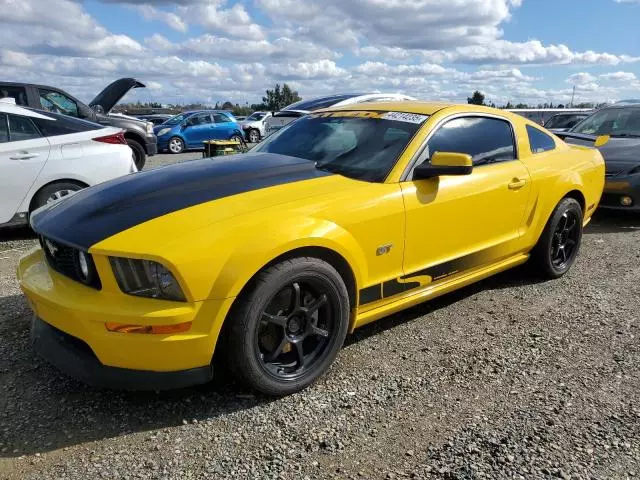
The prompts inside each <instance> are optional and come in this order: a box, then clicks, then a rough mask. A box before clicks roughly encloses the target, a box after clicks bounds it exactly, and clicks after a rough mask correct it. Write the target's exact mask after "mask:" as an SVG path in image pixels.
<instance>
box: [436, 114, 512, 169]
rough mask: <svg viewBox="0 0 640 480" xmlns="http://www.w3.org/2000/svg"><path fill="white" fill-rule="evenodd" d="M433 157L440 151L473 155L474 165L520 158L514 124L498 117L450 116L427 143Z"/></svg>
mask: <svg viewBox="0 0 640 480" xmlns="http://www.w3.org/2000/svg"><path fill="white" fill-rule="evenodd" d="M427 149H428V153H427V155H428V156H429V157H430V156H431V155H433V154H434V153H436V152H456V153H466V154H469V155H471V158H472V159H473V164H474V165H484V164H487V163H495V162H504V161H507V160H513V159H515V158H516V150H515V146H514V143H513V133H512V131H511V125H510V124H509V123H508V122H506V121H504V120H498V119H495V118H486V117H461V118H456V119H454V120H449V121H448V122H447V123H445V124H444V125H443V126H442V127H440V128H439V129H438V131H436V133H435V134H434V135H433V136H432V137H431V139H430V140H429V143H428V144H427Z"/></svg>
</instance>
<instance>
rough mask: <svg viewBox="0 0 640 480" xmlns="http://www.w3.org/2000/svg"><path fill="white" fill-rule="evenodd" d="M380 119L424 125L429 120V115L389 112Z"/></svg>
mask: <svg viewBox="0 0 640 480" xmlns="http://www.w3.org/2000/svg"><path fill="white" fill-rule="evenodd" d="M380 118H382V119H384V120H395V121H396V122H406V123H422V122H424V121H425V120H426V119H427V115H420V114H418V113H405V112H387V113H385V114H384V115H382V117H380Z"/></svg>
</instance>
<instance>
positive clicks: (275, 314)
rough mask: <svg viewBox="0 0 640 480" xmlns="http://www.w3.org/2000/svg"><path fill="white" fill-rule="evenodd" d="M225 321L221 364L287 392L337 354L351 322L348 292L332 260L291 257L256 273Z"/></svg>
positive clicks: (267, 388)
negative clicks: (328, 261) (249, 287)
mask: <svg viewBox="0 0 640 480" xmlns="http://www.w3.org/2000/svg"><path fill="white" fill-rule="evenodd" d="M226 321H227V322H229V323H228V325H227V328H226V329H225V338H224V340H223V342H224V346H223V348H224V357H226V362H225V363H226V364H227V365H229V366H230V367H231V368H232V370H233V371H234V373H236V374H237V375H238V377H239V378H240V379H241V380H243V381H244V383H245V384H247V385H248V386H249V387H251V388H253V389H255V390H258V391H260V392H262V393H265V394H267V395H277V396H280V395H288V394H290V393H294V392H297V391H299V390H302V389H303V388H305V387H306V386H308V385H309V384H311V383H312V382H314V381H315V380H316V379H317V378H318V377H320V376H321V375H322V374H323V373H324V372H325V371H326V370H327V369H328V368H329V366H330V365H331V363H332V362H333V361H334V359H335V358H336V355H337V354H338V351H339V350H340V347H341V346H342V343H343V342H344V339H345V336H346V334H347V329H348V325H349V296H348V294H347V288H346V287H345V284H344V282H343V281H342V278H341V277H340V275H339V274H338V272H337V271H336V270H335V269H334V268H333V267H332V266H331V265H329V264H328V263H326V262H324V261H322V260H319V259H317V258H309V257H301V258H294V259H292V260H286V261H283V262H281V263H279V264H277V265H274V266H272V267H269V268H267V269H266V270H264V271H262V272H260V273H259V274H258V275H257V278H256V279H255V281H254V283H253V288H251V290H250V291H249V292H247V293H246V294H245V296H243V298H242V299H241V301H240V303H239V304H238V306H237V308H234V310H233V311H232V313H231V315H230V317H229V318H228V319H227V320H226Z"/></svg>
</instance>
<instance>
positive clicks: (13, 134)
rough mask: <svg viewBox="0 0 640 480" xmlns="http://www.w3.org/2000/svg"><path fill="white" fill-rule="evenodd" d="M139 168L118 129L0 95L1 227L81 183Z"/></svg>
mask: <svg viewBox="0 0 640 480" xmlns="http://www.w3.org/2000/svg"><path fill="white" fill-rule="evenodd" d="M135 171H137V169H136V166H135V164H134V163H133V155H132V151H131V149H130V148H129V147H128V146H127V141H126V140H125V138H124V135H123V133H122V130H120V129H118V128H113V127H106V128H105V127H103V126H102V125H98V124H97V123H92V122H87V121H84V120H79V119H77V118H73V117H69V116H66V115H59V114H56V113H49V112H47V113H46V114H43V113H39V112H38V111H36V110H31V109H29V108H24V107H19V106H17V105H16V104H15V100H14V99H13V98H2V99H0V228H1V227H7V226H20V225H26V224H27V223H28V218H29V213H31V212H32V211H33V210H35V209H36V208H38V207H41V206H42V205H44V204H46V203H49V202H52V201H54V200H57V199H59V198H62V197H64V196H66V195H70V194H71V193H73V192H75V191H77V190H80V189H82V188H85V187H88V186H91V185H95V184H97V183H101V182H104V181H106V180H111V179H113V178H116V177H120V176H122V175H127V174H129V173H133V172H135Z"/></svg>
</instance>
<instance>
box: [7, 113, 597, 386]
mask: <svg viewBox="0 0 640 480" xmlns="http://www.w3.org/2000/svg"><path fill="white" fill-rule="evenodd" d="M603 185H604V162H603V160H602V155H601V154H600V152H599V151H598V150H597V149H595V148H590V147H585V146H575V145H573V146H572V145H568V144H566V143H565V142H563V141H562V140H560V139H559V138H557V137H555V136H553V135H552V134H551V133H549V132H548V131H547V130H545V129H544V128H542V127H540V126H539V125H536V124H535V123H533V122H531V121H529V120H526V119H525V118H523V117H521V116H517V115H514V114H511V113H509V112H505V111H504V110H497V109H492V108H488V107H480V106H475V105H448V104H435V103H421V102H372V103H361V104H353V105H348V106H344V107H337V108H330V109H326V110H320V111H316V112H313V113H310V114H308V115H305V116H304V117H302V118H300V119H298V120H296V121H295V122H293V123H291V124H289V125H288V126H286V127H285V128H283V129H281V130H280V131H278V132H277V133H275V134H273V135H271V136H269V137H267V138H266V139H264V140H263V141H262V142H261V143H259V144H258V145H256V146H255V147H254V148H253V149H252V150H251V151H250V152H249V153H246V154H241V155H232V156H226V157H220V158H219V159H216V160H215V161H212V160H211V159H202V160H196V161H192V162H186V163H179V164H175V165H170V166H166V167H162V168H158V169H155V170H150V171H147V172H141V173H138V174H136V175H130V176H127V177H125V178H121V179H117V180H114V181H111V182H108V183H106V184H102V185H98V186H96V187H93V188H90V189H87V190H83V191H81V192H79V193H77V194H75V195H73V196H72V197H69V198H67V199H64V200H62V201H60V202H58V203H55V204H52V205H50V206H49V207H45V208H43V209H41V210H39V211H38V212H36V213H35V214H34V215H33V216H32V219H31V224H32V227H33V229H34V231H35V232H36V233H37V234H38V238H39V239H40V243H41V248H40V249H38V250H36V251H34V252H33V253H31V254H30V255H27V256H26V257H23V259H22V260H21V262H20V265H19V267H18V276H19V279H20V285H21V288H22V290H23V291H24V293H25V294H26V296H27V298H28V300H29V304H30V305H31V307H32V308H33V310H34V312H35V317H34V322H33V327H32V338H33V341H34V347H35V349H36V351H37V352H39V354H40V355H42V356H43V357H45V358H46V359H48V361H49V362H51V363H53V364H54V365H56V366H57V367H58V368H60V369H62V370H63V371H65V372H67V373H69V374H71V375H74V376H76V377H78V378H81V379H82V380H84V381H85V382H88V383H90V384H93V385H100V386H107V387H112V388H126V389H166V388H173V387H180V386H185V385H190V384H195V383H202V382H206V381H208V380H209V379H211V378H212V375H213V371H214V370H213V365H215V366H216V368H218V367H219V368H223V369H231V370H232V371H233V372H235V374H236V376H237V378H238V379H240V380H241V381H243V382H245V383H246V384H247V385H249V386H250V387H252V388H254V389H256V390H258V391H261V392H264V393H267V394H270V395H284V394H288V393H291V392H295V391H298V390H300V389H302V388H304V387H305V386H307V385H309V384H310V383H311V382H313V381H314V380H316V379H317V378H318V377H319V376H320V375H322V374H323V373H324V372H325V371H326V370H327V369H328V367H329V366H330V365H331V363H332V362H333V360H334V359H335V358H336V355H338V352H339V350H340V347H341V346H342V344H343V341H344V340H345V336H346V335H347V333H349V332H353V331H354V329H356V328H358V327H361V326H363V325H365V324H368V323H370V322H373V321H375V320H377V319H379V318H382V317H384V316H387V315H390V314H392V313H394V312H398V311H400V310H403V309H405V308H408V307H410V306H413V305H416V304H418V303H421V302H424V301H426V300H429V299H432V298H434V297H437V296H439V295H442V294H444V293H447V292H450V291H452V290H455V289H458V288H461V287H463V286H465V285H469V284H470V283H472V282H476V281H478V280H480V279H483V278H486V277H488V276H490V275H493V274H495V273H497V272H501V271H503V270H506V269H508V268H511V267H515V266H516V265H520V264H523V263H525V262H527V261H528V260H531V263H532V268H533V269H534V271H536V272H537V274H538V275H540V276H542V277H546V278H558V277H561V276H563V275H564V274H566V273H567V272H568V271H569V269H570V268H571V266H572V265H573V263H574V261H575V259H576V257H577V254H578V250H579V247H580V242H581V238H582V228H583V226H584V225H586V224H587V223H589V221H590V219H591V216H592V214H593V212H594V211H595V209H596V208H597V206H598V202H599V201H600V196H601V193H602V188H603ZM150 239H153V241H149V240H150ZM577 280H578V282H579V277H578V279H577ZM574 281H576V279H574Z"/></svg>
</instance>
